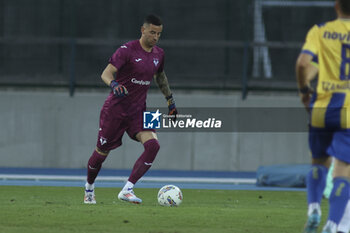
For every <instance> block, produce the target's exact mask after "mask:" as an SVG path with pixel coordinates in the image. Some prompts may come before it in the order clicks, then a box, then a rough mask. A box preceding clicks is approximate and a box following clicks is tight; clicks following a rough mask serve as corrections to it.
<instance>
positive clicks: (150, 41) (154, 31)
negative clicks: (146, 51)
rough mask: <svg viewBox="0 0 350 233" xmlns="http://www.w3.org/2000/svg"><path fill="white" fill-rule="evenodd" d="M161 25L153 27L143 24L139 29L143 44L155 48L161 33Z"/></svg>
mask: <svg viewBox="0 0 350 233" xmlns="http://www.w3.org/2000/svg"><path fill="white" fill-rule="evenodd" d="M162 30H163V25H159V26H156V25H153V24H146V23H145V24H143V26H142V27H141V32H142V36H141V39H142V40H143V42H144V44H145V45H146V46H147V47H149V48H152V47H153V46H155V45H156V44H157V42H158V40H159V37H160V35H161V33H162Z"/></svg>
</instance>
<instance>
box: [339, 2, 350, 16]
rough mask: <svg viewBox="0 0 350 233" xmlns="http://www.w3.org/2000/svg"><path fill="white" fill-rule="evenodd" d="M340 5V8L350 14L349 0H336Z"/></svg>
mask: <svg viewBox="0 0 350 233" xmlns="http://www.w3.org/2000/svg"><path fill="white" fill-rule="evenodd" d="M337 1H338V3H339V6H340V10H341V11H342V12H343V13H344V14H346V15H349V16H350V1H349V0H337Z"/></svg>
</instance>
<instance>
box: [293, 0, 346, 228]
mask: <svg viewBox="0 0 350 233" xmlns="http://www.w3.org/2000/svg"><path fill="white" fill-rule="evenodd" d="M335 10H336V12H337V16H338V18H337V19H336V20H334V21H329V22H326V23H323V24H319V25H315V26H313V27H312V28H311V29H310V30H309V32H308V34H307V37H306V42H305V44H304V46H303V48H302V52H301V54H300V55H299V57H298V60H297V64H296V74H297V81H298V87H299V92H300V97H301V101H302V103H303V104H304V105H305V107H306V109H307V110H308V111H309V113H310V127H309V147H310V151H311V154H312V168H311V170H310V171H309V173H308V175H307V178H306V183H307V199H308V221H307V223H306V225H305V229H304V232H305V233H313V232H314V233H316V232H317V227H318V225H319V223H320V216H321V208H320V202H321V199H322V194H323V189H324V187H325V183H326V177H327V171H328V167H329V165H330V163H331V157H330V156H334V171H333V184H334V186H333V189H332V192H331V195H330V198H329V216H328V219H327V223H326V225H325V226H324V228H323V231H322V233H336V232H341V231H344V232H345V231H346V232H347V231H348V230H343V229H341V228H342V227H343V224H340V223H343V222H345V223H348V222H350V220H349V219H347V220H345V221H344V219H342V218H349V216H348V213H349V212H350V201H349V199H350V0H336V1H335ZM315 59H317V60H318V64H319V65H318V80H317V87H316V90H315V92H314V91H313V90H312V88H311V87H310V81H311V80H312V79H313V78H314V77H315V76H316V73H317V69H315V66H314V65H312V61H313V60H315ZM344 213H345V214H344Z"/></svg>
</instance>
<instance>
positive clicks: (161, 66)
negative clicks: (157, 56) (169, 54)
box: [157, 54, 164, 73]
mask: <svg viewBox="0 0 350 233" xmlns="http://www.w3.org/2000/svg"><path fill="white" fill-rule="evenodd" d="M163 70H164V54H163V57H162V60H161V61H160V65H159V68H158V71H157V73H161V72H163Z"/></svg>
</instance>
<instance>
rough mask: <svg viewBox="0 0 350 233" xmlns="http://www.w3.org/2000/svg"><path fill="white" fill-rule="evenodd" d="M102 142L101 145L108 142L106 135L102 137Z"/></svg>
mask: <svg viewBox="0 0 350 233" xmlns="http://www.w3.org/2000/svg"><path fill="white" fill-rule="evenodd" d="M100 143H101V145H103V144H106V143H107V139H106V138H104V137H100Z"/></svg>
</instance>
